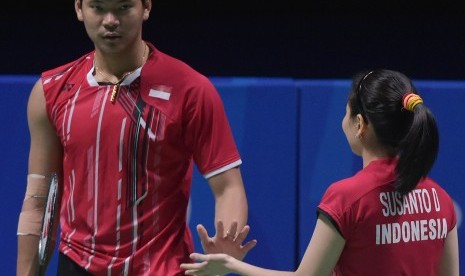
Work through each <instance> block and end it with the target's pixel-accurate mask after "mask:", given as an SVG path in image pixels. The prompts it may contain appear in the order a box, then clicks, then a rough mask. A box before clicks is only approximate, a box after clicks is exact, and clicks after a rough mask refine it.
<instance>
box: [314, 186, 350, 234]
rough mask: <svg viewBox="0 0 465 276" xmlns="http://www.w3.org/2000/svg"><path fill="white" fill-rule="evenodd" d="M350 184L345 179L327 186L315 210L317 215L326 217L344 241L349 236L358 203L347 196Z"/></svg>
mask: <svg viewBox="0 0 465 276" xmlns="http://www.w3.org/2000/svg"><path fill="white" fill-rule="evenodd" d="M350 182H351V181H350V180H349V179H346V180H342V181H339V182H336V183H334V184H332V185H331V186H329V188H328V189H327V190H326V192H325V194H324V195H323V197H322V199H321V202H320V204H319V205H318V208H317V212H318V214H320V215H324V216H326V217H327V218H328V219H329V220H330V221H331V222H332V223H333V225H334V226H335V227H336V229H337V230H338V231H339V233H340V234H341V236H342V237H344V239H347V238H348V237H349V236H350V229H351V227H350V226H351V225H353V221H354V213H356V210H355V209H356V208H357V202H358V201H357V200H355V201H354V198H353V197H352V196H351V195H350V194H348V193H350V189H348V186H350V185H351V183H350Z"/></svg>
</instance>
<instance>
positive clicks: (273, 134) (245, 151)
mask: <svg viewBox="0 0 465 276" xmlns="http://www.w3.org/2000/svg"><path fill="white" fill-rule="evenodd" d="M35 80H36V76H0V95H1V96H2V101H1V102H0V112H1V116H0V123H1V126H2V127H3V131H2V135H1V137H2V138H1V140H0V141H1V143H0V152H1V154H2V158H1V159H0V165H1V168H2V169H1V170H0V180H1V182H2V185H0V194H1V195H2V196H3V200H2V201H0V217H1V218H2V221H3V222H4V223H5V224H4V227H1V228H0V235H1V236H3V237H5V240H4V243H3V250H2V251H0V259H1V260H2V265H3V271H2V274H4V275H14V272H15V262H16V254H17V251H16V226H17V216H18V214H19V211H20V208H21V202H22V199H23V197H24V190H25V183H26V174H27V155H28V148H29V134H28V130H27V121H26V105H27V98H28V95H29V91H30V89H31V88H32V86H33V84H34V82H35ZM212 81H213V83H214V84H215V86H216V87H217V88H218V91H219V93H220V95H221V97H222V99H223V102H224V105H225V109H226V112H227V114H228V117H229V120H230V124H231V127H232V129H233V133H234V137H235V139H236V142H237V145H238V148H239V150H240V152H241V156H242V159H243V165H242V174H243V178H244V182H245V185H246V191H247V195H248V199H249V224H250V225H251V228H252V231H251V234H250V238H256V239H258V245H257V247H256V248H255V249H253V250H252V251H251V252H250V253H249V255H248V256H247V261H249V262H251V263H253V264H256V265H261V266H266V267H269V268H274V269H283V270H291V269H294V268H295V267H296V265H297V264H298V263H299V260H300V258H301V257H302V255H303V253H304V251H305V249H306V246H307V243H308V241H309V240H310V237H311V234H312V232H313V227H314V224H315V221H316V212H315V211H316V209H315V207H316V205H317V204H318V202H319V200H320V198H321V196H322V194H323V192H324V191H325V189H326V187H327V186H328V185H329V184H330V183H332V182H334V181H335V180H338V179H341V178H344V177H347V176H350V175H351V174H353V173H354V172H355V171H357V170H359V169H360V168H361V161H360V159H359V158H358V157H356V156H354V155H353V154H352V153H351V151H350V148H349V147H348V145H347V143H346V139H345V136H344V134H343V132H342V130H341V120H342V117H343V116H344V112H345V103H346V98H347V91H348V88H349V84H350V83H349V81H348V80H294V79H279V78H272V79H266V78H212ZM415 83H416V85H417V88H418V89H419V90H420V91H421V92H422V94H423V98H424V99H425V102H426V103H427V104H428V106H429V107H430V108H431V109H432V110H433V111H434V113H435V114H436V117H437V120H438V124H439V129H440V134H441V144H440V153H439V157H438V160H437V163H436V164H435V166H434V168H433V171H432V173H431V176H432V177H433V178H434V179H436V180H437V181H438V182H439V183H441V184H442V186H443V187H444V188H445V189H446V190H447V191H449V193H450V194H451V195H452V197H453V198H454V200H455V201H456V203H457V208H458V209H457V210H458V211H459V212H458V215H459V220H460V222H461V211H460V210H461V209H460V207H459V206H464V205H465V187H464V186H463V185H462V184H461V180H462V179H465V147H464V146H463V141H464V140H465V127H464V123H463V118H465V109H464V108H463V104H461V103H465V82H451V81H416V82H415ZM192 188H193V191H192V199H191V205H190V212H191V216H190V218H189V223H190V225H191V228H192V230H193V233H194V237H195V246H196V249H197V250H201V248H200V243H199V241H198V238H197V236H196V233H195V225H197V224H198V223H202V224H204V225H205V226H206V227H207V229H208V230H209V232H211V233H213V232H214V227H213V214H214V206H213V197H212V195H211V192H210V190H209V187H208V184H207V182H206V181H205V180H204V179H203V177H202V176H201V175H200V174H199V173H198V172H197V171H195V173H194V182H193V187H192ZM464 231H465V230H464V229H463V227H460V228H459V241H460V248H461V249H462V251H463V249H465V241H463V239H462V238H460V237H462V236H463V235H464V234H465V233H464ZM464 265H465V263H464V262H463V261H462V263H461V266H462V267H464ZM50 266H51V269H50V270H51V271H49V273H48V275H55V273H54V269H55V266H56V259H53V260H52V263H51V265H50Z"/></svg>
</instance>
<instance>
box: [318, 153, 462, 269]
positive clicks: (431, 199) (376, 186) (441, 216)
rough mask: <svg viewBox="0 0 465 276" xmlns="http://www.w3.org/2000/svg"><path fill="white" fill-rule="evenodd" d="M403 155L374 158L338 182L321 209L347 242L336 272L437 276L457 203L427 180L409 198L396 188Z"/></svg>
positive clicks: (330, 189) (452, 225) (332, 186)
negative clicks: (398, 168)
mask: <svg viewBox="0 0 465 276" xmlns="http://www.w3.org/2000/svg"><path fill="white" fill-rule="evenodd" d="M396 165H397V158H387V159H380V160H375V161H372V162H371V163H370V164H368V166H366V167H365V168H364V169H363V170H361V171H359V172H358V173H357V174H355V175H354V176H353V177H350V178H347V179H344V180H341V181H338V182H336V183H334V184H332V185H331V186H330V187H329V188H328V190H327V191H326V193H325V194H324V196H323V199H322V200H321V203H320V205H319V207H318V208H319V209H318V210H319V212H320V214H322V215H326V216H328V217H329V218H330V220H331V221H332V222H333V224H334V226H335V227H336V228H337V229H338V230H339V232H340V234H341V235H342V237H343V238H344V240H345V242H346V243H345V246H344V249H343V251H342V254H341V256H340V258H339V260H338V262H337V265H336V268H335V271H334V274H333V275H344V276H346V275H354V276H365V275H406V276H407V275H409V276H410V275H411V276H416V275H422V276H423V275H429V276H433V275H437V274H438V269H439V264H440V260H441V256H442V252H443V249H444V243H445V241H446V238H447V235H448V234H449V232H450V231H451V230H452V229H453V228H454V227H456V223H457V221H456V217H455V211H454V203H453V201H452V199H451V198H450V196H449V195H448V194H447V193H446V191H445V190H444V189H442V188H441V187H440V186H439V185H438V184H437V183H436V182H434V181H433V180H432V179H430V178H428V177H427V178H425V179H423V180H422V181H420V183H419V184H418V185H417V187H416V188H415V189H414V190H413V191H411V192H410V193H409V194H407V195H406V196H402V195H401V194H400V193H398V192H396V191H395V189H394V185H393V184H394V181H395V179H396V175H397V174H396V171H395V168H396Z"/></svg>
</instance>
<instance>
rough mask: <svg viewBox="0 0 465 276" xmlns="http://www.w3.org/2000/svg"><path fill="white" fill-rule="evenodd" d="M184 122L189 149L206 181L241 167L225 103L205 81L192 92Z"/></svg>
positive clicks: (202, 79) (201, 81) (189, 95)
mask: <svg viewBox="0 0 465 276" xmlns="http://www.w3.org/2000/svg"><path fill="white" fill-rule="evenodd" d="M183 122H184V130H185V133H184V136H185V143H186V146H187V147H188V148H190V149H191V151H192V152H193V158H194V161H195V163H196V165H197V167H198V168H199V170H200V172H201V173H202V174H203V175H204V177H205V178H209V177H212V176H214V175H216V174H219V173H221V172H224V171H226V170H228V169H230V168H233V167H237V166H239V165H240V164H241V163H242V161H241V159H240V155H239V152H238V150H237V148H236V144H235V141H234V138H233V135H232V132H231V128H230V126H229V122H228V119H227V117H226V112H225V110H224V106H223V102H222V100H221V98H220V96H219V94H218V92H217V90H216V88H215V87H214V86H213V84H212V83H211V82H210V81H209V80H208V79H207V78H206V77H202V78H200V82H199V85H198V86H197V87H194V88H191V89H189V93H188V98H187V103H186V109H185V112H184V115H183Z"/></svg>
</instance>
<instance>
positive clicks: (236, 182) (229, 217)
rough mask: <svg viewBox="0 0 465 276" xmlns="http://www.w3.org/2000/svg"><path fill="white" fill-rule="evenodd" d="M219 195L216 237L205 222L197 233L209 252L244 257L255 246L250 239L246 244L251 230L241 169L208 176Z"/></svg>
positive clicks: (217, 200) (216, 207) (216, 213)
mask: <svg viewBox="0 0 465 276" xmlns="http://www.w3.org/2000/svg"><path fill="white" fill-rule="evenodd" d="M208 182H209V184H210V187H211V189H212V191H213V195H214V197H215V223H214V225H215V230H216V233H215V236H213V237H209V236H208V232H207V230H206V229H205V227H203V225H197V232H198V235H199V237H200V240H201V242H202V247H203V251H204V253H205V254H211V253H226V254H229V255H231V256H233V257H234V258H237V259H239V260H242V259H243V258H244V257H245V255H246V254H247V252H248V251H249V250H250V249H251V248H252V247H254V246H255V244H256V241H255V240H254V241H250V242H248V243H246V244H245V245H244V246H242V242H243V241H244V238H245V236H247V234H248V232H249V228H248V226H246V223H247V211H248V206H247V198H246V195H245V190H244V185H243V183H242V177H241V173H240V170H239V168H233V169H230V170H227V171H225V172H223V173H221V174H218V175H215V176H212V177H211V178H209V179H208Z"/></svg>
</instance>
